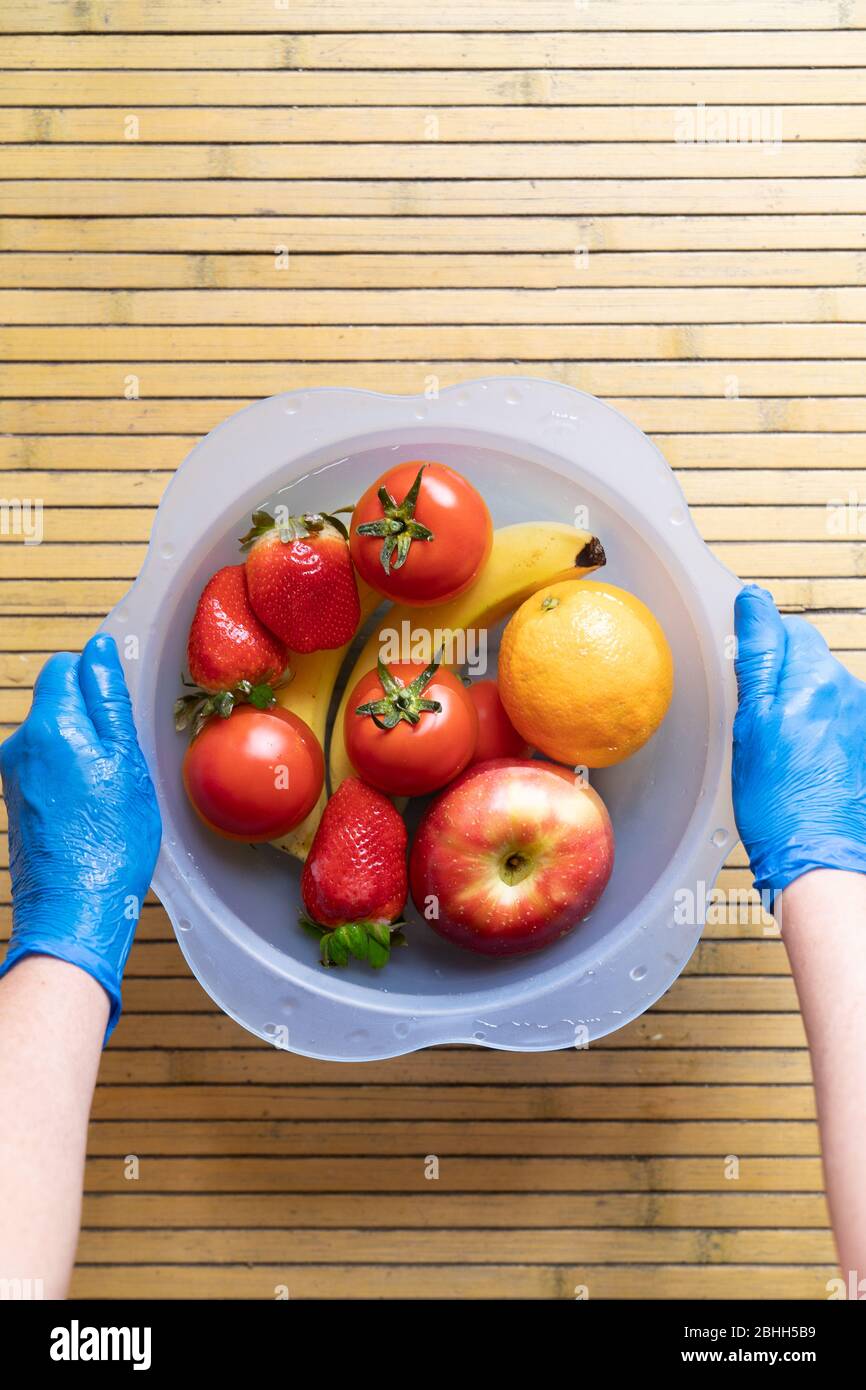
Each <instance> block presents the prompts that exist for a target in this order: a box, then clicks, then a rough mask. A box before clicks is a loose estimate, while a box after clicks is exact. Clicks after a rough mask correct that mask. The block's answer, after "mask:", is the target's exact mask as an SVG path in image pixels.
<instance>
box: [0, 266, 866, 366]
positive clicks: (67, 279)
mask: <svg viewBox="0 0 866 1390" xmlns="http://www.w3.org/2000/svg"><path fill="white" fill-rule="evenodd" d="M864 283H866V255H864V254H863V253H862V252H858V251H822V252H815V253H814V254H813V255H811V256H810V257H809V259H808V260H804V258H803V257H802V256H801V255H798V254H797V253H796V252H793V251H767V252H765V253H764V254H763V255H761V254H758V253H756V252H749V253H744V252H742V251H735V252H724V251H690V252H686V251H676V252H675V251H632V252H628V251H626V252H616V251H597V252H596V253H595V254H594V255H592V256H587V257H586V258H583V259H579V258H575V256H574V255H573V254H572V255H565V254H562V253H558V254H557V253H552V252H551V253H542V254H540V255H538V254H531V253H528V252H515V253H514V254H510V253H502V254H500V255H493V254H487V255H485V254H477V255H476V254H475V253H473V252H471V251H470V252H466V253H464V254H462V255H461V254H455V253H453V252H451V253H449V252H437V251H431V252H428V253H426V254H425V255H423V256H417V255H408V254H401V253H399V252H395V253H394V254H392V255H388V256H383V255H375V254H373V253H369V254H366V255H365V254H363V253H359V254H354V255H353V254H351V253H347V254H344V253H340V252H334V253H332V254H329V255H322V254H318V255H315V254H314V255H309V254H306V253H303V252H300V253H298V252H296V253H295V254H294V255H292V256H291V259H290V261H289V264H288V265H278V264H277V263H276V257H274V256H271V257H270V258H268V257H266V256H264V255H261V254H258V255H256V254H251V253H247V254H244V255H239V254H235V253H232V252H225V253H224V254H201V255H193V254H187V255H180V254H174V253H172V252H164V253H162V254H160V255H147V254H144V253H137V252H89V253H88V252H73V253H68V254H63V253H60V252H54V253H52V252H38V251H36V252H34V251H27V252H17V253H16V252H12V251H7V252H4V253H0V286H3V287H12V288H17V289H63V288H74V289H102V288H103V287H104V286H105V285H106V284H111V285H115V286H118V287H122V288H124V289H154V288H163V289H164V288H166V287H169V286H170V287H172V288H178V289H187V290H188V289H196V288H209V289H231V290H237V289H262V288H264V287H269V288H272V289H311V288H316V287H320V288H324V289H339V290H345V289H354V288H358V287H367V288H376V287H382V288H387V289H406V288H413V289H418V288H423V287H428V288H442V287H448V288H450V289H454V288H473V289H477V288H490V287H498V286H502V287H506V288H509V289H513V288H515V287H519V288H520V289H533V288H534V289H561V288H566V287H569V286H571V287H579V288H581V289H590V288H595V287H599V286H602V287H604V288H614V289H615V288H619V287H631V286H635V287H640V288H645V287H652V286H659V285H664V286H671V287H678V286H682V285H692V286H717V285H720V286H721V285H723V286H731V287H738V286H745V285H756V286H762V287H767V286H785V287H789V286H799V285H826V286H842V285H845V286H850V285H863V284H864ZM768 365H769V366H771V367H772V365H773V364H772V363H771V364H768ZM843 365H844V364H840V368H841V367H842V366H843ZM837 370H838V369H837Z"/></svg>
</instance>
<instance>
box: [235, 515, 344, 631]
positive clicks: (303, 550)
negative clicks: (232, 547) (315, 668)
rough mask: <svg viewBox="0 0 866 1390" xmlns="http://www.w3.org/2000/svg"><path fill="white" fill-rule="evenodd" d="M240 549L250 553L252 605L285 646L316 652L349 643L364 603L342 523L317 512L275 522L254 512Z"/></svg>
mask: <svg viewBox="0 0 866 1390" xmlns="http://www.w3.org/2000/svg"><path fill="white" fill-rule="evenodd" d="M241 546H242V548H243V549H244V550H246V551H248V552H249V553H248V554H247V560H246V571H247V586H248V588H249V593H250V603H251V604H252V606H253V608H254V609H255V611H256V613H257V614H258V616H259V618H260V619H261V621H262V622H263V623H265V625H266V626H267V627H269V628H270V629H271V631H272V632H275V633H276V634H277V636H278V637H280V638H282V640H283V641H284V642H285V643H286V645H287V646H289V647H291V648H292V650H293V651H296V652H318V651H322V650H323V649H324V648H329V647H342V646H343V645H344V644H345V643H346V642H349V641H351V639H352V637H354V635H355V632H356V631H357V628H358V623H359V622H360V619H361V605H360V602H359V599H358V585H357V583H356V581H355V571H354V568H353V566H352V559H351V556H350V554H349V545H348V541H347V536H346V528H345V527H344V525H343V523H342V522H341V521H338V520H337V518H336V517H333V516H326V515H321V516H320V515H319V514H318V513H312V514H308V515H304V516H290V517H288V518H287V519H286V520H285V521H282V520H281V521H275V520H274V518H273V517H272V516H271V515H270V513H269V512H254V513H253V524H252V528H251V530H250V531H248V532H247V534H246V535H245V536H244V537H242V539H241Z"/></svg>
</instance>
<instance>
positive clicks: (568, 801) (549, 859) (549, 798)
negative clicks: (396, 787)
mask: <svg viewBox="0 0 866 1390" xmlns="http://www.w3.org/2000/svg"><path fill="white" fill-rule="evenodd" d="M613 854H614V840H613V828H612V826H611V823H610V816H609V815H608V813H607V807H606V806H605V804H604V802H603V801H602V799H601V797H600V796H599V795H598V793H597V792H596V791H593V789H592V788H591V787H589V786H584V785H581V783H580V782H579V780H578V779H577V778H576V777H575V774H574V773H573V772H572V771H571V770H570V769H568V768H565V767H558V766H557V765H556V764H555V763H549V762H541V761H533V760H532V759H529V758H493V759H491V760H490V761H489V762H485V763H477V764H475V765H474V766H472V767H470V768H468V769H467V770H466V771H465V772H464V773H463V774H462V776H460V777H458V778H457V779H456V781H454V782H452V783H451V785H450V786H449V787H447V788H446V789H445V791H444V792H442V793H441V795H440V796H438V797H437V799H436V800H435V801H434V802H433V803H432V805H431V806H429V807H428V809H427V811H426V813H425V815H424V817H423V819H422V821H421V824H420V826H419V827H418V833H417V835H416V836H415V841H414V844H413V845H412V853H411V857H410V861H409V880H410V885H411V891H412V899H413V901H414V903H415V906H416V907H417V909H418V911H419V912H420V913H421V915H422V917H423V918H424V920H425V921H427V922H429V924H430V926H431V927H432V928H433V930H434V931H436V932H438V933H439V935H440V936H444V937H446V938H447V939H448V940H449V941H453V942H455V943H456V944H457V945H458V946H465V947H468V949H469V950H471V951H480V952H482V953H483V954H485V955H491V956H512V955H520V954H523V953H525V952H527V951H537V950H540V949H541V947H542V946H547V945H549V944H550V942H551V941H556V940H558V938H559V937H561V936H564V935H565V934H566V932H569V931H571V929H572V927H574V926H576V925H577V923H578V922H581V921H583V919H584V918H585V917H586V916H588V914H589V913H590V912H591V911H592V909H593V908H594V907H595V904H596V903H597V902H598V900H599V898H600V897H601V895H602V893H603V892H604V890H605V888H606V886H607V882H608V879H609V878H610V875H611V872H612V871H613Z"/></svg>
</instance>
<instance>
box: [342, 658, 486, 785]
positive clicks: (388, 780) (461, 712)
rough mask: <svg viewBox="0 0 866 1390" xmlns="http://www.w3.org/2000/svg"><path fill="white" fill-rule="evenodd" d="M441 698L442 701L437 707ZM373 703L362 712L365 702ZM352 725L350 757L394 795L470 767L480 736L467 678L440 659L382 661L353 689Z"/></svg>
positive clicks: (365, 774)
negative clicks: (444, 666) (426, 663)
mask: <svg viewBox="0 0 866 1390" xmlns="http://www.w3.org/2000/svg"><path fill="white" fill-rule="evenodd" d="M434 704H438V706H439V708H438V709H435V708H430V706H431V705H434ZM371 705H372V709H369V710H368V712H365V713H359V712H358V711H359V706H368V707H369V706H371ZM377 721H378V722H377ZM382 724H386V725H391V727H385V728H383V727H381V725H382ZM344 731H345V738H346V752H347V753H348V755H349V759H350V761H351V762H352V765H353V766H354V768H355V770H356V771H357V772H358V773H359V774H360V776H361V777H363V778H364V780H365V781H367V782H369V783H370V784H371V786H374V787H378V789H379V791H383V792H388V793H390V795H392V796H424V795H425V794H426V793H427V792H432V791H435V789H436V788H437V787H444V785H445V783H446V782H450V781H451V779H452V777H456V776H457V774H458V773H459V772H462V771H463V769H464V767H466V764H467V763H468V762H469V759H470V758H471V757H472V753H473V750H474V748H475V740H476V738H477V737H478V715H477V714H476V713H475V706H474V704H473V703H472V701H471V699H470V698H469V692H468V691H467V689H466V687H465V686H464V684H463V682H462V681H461V680H459V679H458V678H457V676H455V675H452V673H451V672H450V671H446V670H440V669H438V668H437V667H436V665H435V663H432V664H431V665H430V666H426V667H425V666H421V665H420V664H418V663H408V662H407V663H405V664H399V665H394V666H391V667H386V666H384V665H383V663H382V662H380V663H379V668H378V670H376V671H368V672H367V674H366V675H365V676H362V677H361V679H360V680H359V681H358V683H357V685H356V686H355V688H354V690H353V691H352V693H351V695H350V696H349V703H348V704H347V706H346V714H345V723H344Z"/></svg>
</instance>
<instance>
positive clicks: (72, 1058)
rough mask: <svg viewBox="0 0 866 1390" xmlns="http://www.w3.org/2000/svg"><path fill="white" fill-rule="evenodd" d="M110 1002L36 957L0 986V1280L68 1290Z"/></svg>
mask: <svg viewBox="0 0 866 1390" xmlns="http://www.w3.org/2000/svg"><path fill="white" fill-rule="evenodd" d="M107 1019H108V997H107V995H106V993H105V991H104V990H103V989H102V987H101V986H100V985H98V984H97V983H96V981H95V980H93V979H91V977H90V976H89V975H87V974H85V973H84V972H83V971H82V970H79V969H78V968H77V967H76V966H74V965H68V964H67V963H66V962H65V961H61V960H55V959H54V958H53V957H50V956H30V957H28V958H27V959H25V960H22V961H20V962H19V963H18V964H17V965H16V966H15V967H14V969H12V970H11V971H10V972H9V974H8V975H6V976H5V977H4V978H3V979H2V980H0V1173H2V1175H3V1182H2V1184H0V1279H12V1280H16V1279H18V1280H31V1281H35V1280H40V1281H41V1284H42V1288H43V1291H44V1296H45V1297H46V1298H62V1297H64V1296H65V1294H66V1290H67V1287H68V1283H69V1276H70V1273H71V1270H72V1265H73V1262H74V1259H75V1248H76V1244H77V1240H78V1226H79V1220H80V1215H81V1188H82V1174H83V1168H84V1155H85V1147H86V1139H87V1122H88V1117H89V1114H90V1106H91V1101H92V1098H93V1088H94V1085H95V1084H96V1073H97V1069H98V1067H99V1057H100V1050H101V1047H102V1041H103V1036H104V1033H105V1027H106V1022H107Z"/></svg>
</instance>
